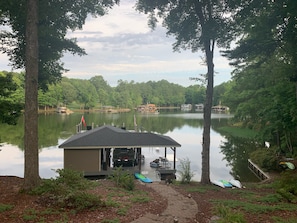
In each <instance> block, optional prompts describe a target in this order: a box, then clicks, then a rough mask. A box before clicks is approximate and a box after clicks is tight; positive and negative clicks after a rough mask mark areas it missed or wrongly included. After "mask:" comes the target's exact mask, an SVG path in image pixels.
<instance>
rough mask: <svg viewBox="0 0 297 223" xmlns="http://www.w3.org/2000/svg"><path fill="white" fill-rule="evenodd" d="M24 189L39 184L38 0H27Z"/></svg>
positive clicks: (29, 188)
mask: <svg viewBox="0 0 297 223" xmlns="http://www.w3.org/2000/svg"><path fill="white" fill-rule="evenodd" d="M25 57H26V58H25V61H26V63H25V66H26V76H25V121H24V122H25V123H24V126H25V135H24V147H25V166H24V189H25V190H31V189H33V188H34V187H36V186H38V184H39V182H40V177H39V162H38V0H27V20H26V55H25Z"/></svg>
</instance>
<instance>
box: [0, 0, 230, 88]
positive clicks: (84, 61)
mask: <svg viewBox="0 0 297 223" xmlns="http://www.w3.org/2000/svg"><path fill="white" fill-rule="evenodd" d="M134 4H135V0H121V3H120V5H119V6H117V5H116V6H114V7H113V8H112V9H111V10H109V13H108V14H107V15H104V16H103V17H97V18H92V17H89V18H88V19H87V21H86V23H85V25H84V26H83V29H82V30H77V31H74V32H69V33H68V35H67V37H68V38H76V39H77V41H78V45H79V46H80V47H82V48H84V49H85V50H86V53H87V55H85V56H82V57H80V56H78V55H75V56H73V55H71V54H65V55H64V57H63V58H62V62H63V63H64V67H65V68H66V69H68V70H69V71H68V72H66V73H64V74H63V76H66V77H68V78H79V79H90V78H91V77H94V76H97V75H101V76H102V77H103V78H104V80H105V81H106V82H107V83H108V84H109V85H110V86H113V87H114V86H116V85H117V83H118V81H119V80H122V81H128V82H130V81H134V82H148V81H159V80H163V79H164V80H167V81H168V82H170V83H176V84H179V85H182V86H184V87H187V86H190V85H194V84H197V82H195V81H194V80H191V78H193V77H199V75H200V74H205V73H206V66H205V65H203V64H202V58H203V55H204V54H203V53H202V52H196V53H192V52H191V51H190V50H188V51H181V52H173V49H172V44H173V43H174V37H173V36H170V37H168V36H166V29H165V28H163V27H161V24H160V25H159V26H158V27H157V28H156V29H155V30H154V31H152V30H151V29H150V28H149V27H148V25H147V15H145V14H140V13H138V12H136V11H135V9H134V8H133V7H134ZM214 64H215V78H214V85H219V84H221V83H222V82H226V81H228V80H230V78H231V74H230V73H231V71H232V68H231V67H230V66H229V65H228V60H227V59H226V58H223V57H222V56H220V54H219V49H216V52H215V55H214ZM8 65H9V61H8V57H7V56H6V55H5V54H0V70H7V71H11V67H10V66H8ZM199 84H200V83H199Z"/></svg>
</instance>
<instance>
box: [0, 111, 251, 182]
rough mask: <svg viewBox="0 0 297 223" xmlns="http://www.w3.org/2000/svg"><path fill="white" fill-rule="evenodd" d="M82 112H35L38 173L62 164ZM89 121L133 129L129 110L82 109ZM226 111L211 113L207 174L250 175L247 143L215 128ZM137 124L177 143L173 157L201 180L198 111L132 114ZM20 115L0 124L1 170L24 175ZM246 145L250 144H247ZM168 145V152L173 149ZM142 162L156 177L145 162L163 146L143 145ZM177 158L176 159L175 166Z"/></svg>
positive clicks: (224, 118)
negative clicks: (87, 111) (65, 146)
mask: <svg viewBox="0 0 297 223" xmlns="http://www.w3.org/2000/svg"><path fill="white" fill-rule="evenodd" d="M81 115H82V114H77V113H74V114H72V115H58V114H52V115H40V116H39V147H40V153H39V167H40V168H39V169H40V176H41V177H42V178H51V177H54V176H55V175H56V174H55V172H54V171H53V170H56V169H59V168H63V149H59V148H58V145H60V144H61V143H63V142H64V141H65V140H66V139H67V138H69V137H70V136H71V135H73V134H75V131H76V129H75V125H76V124H77V123H78V122H79V121H80V119H81ZM84 117H85V120H86V122H87V124H88V125H91V124H92V123H93V124H94V126H101V125H104V124H113V125H115V126H122V125H123V123H124V124H125V126H126V128H127V129H134V118H133V117H134V113H133V112H131V113H123V114H101V113H100V114H98V113H90V114H84ZM230 117H231V116H230V115H224V114H214V115H213V119H212V130H211V148H210V151H211V152H210V177H211V178H212V179H230V178H233V176H234V177H240V178H241V179H248V180H250V178H251V177H250V176H249V175H250V174H251V173H250V172H249V171H248V169H247V165H246V160H247V158H246V156H244V155H245V154H246V152H248V149H251V148H252V147H250V148H245V147H243V146H244V145H247V143H246V142H241V141H238V140H237V141H236V140H235V139H232V138H225V137H224V136H222V135H221V134H220V133H218V132H217V131H216V130H215V129H217V127H218V126H222V125H225V124H226V122H228V120H229V118H230ZM136 121H137V125H138V127H139V128H140V129H141V130H143V131H152V132H156V133H159V134H164V135H168V136H170V137H171V138H173V139H174V140H176V141H177V142H178V143H180V144H181V145H182V147H181V148H177V158H178V159H179V160H182V159H185V158H189V160H190V162H191V169H192V171H193V172H194V174H195V175H194V180H196V181H200V177H201V176H200V175H201V151H202V145H201V142H202V131H203V130H202V128H203V114H201V113H177V112H174V113H173V112H171V113H170V112H169V113H164V112H163V113H160V114H159V115H154V116H148V115H141V114H136ZM22 123H23V120H22V118H21V119H20V121H19V123H18V125H17V126H5V127H4V128H0V135H1V140H2V142H5V144H4V145H3V146H2V147H1V149H2V151H1V152H0V175H15V176H20V177H23V174H24V166H23V163H24V154H23V151H22V150H23V137H22V135H23V124H22ZM249 145H250V144H249ZM172 153H173V152H172V151H171V150H170V149H167V154H169V155H170V154H172ZM143 154H144V155H145V158H146V159H145V164H144V165H143V171H144V172H147V174H148V175H149V176H151V177H152V178H155V172H154V169H152V168H151V167H150V166H149V162H150V161H153V160H154V159H156V158H158V157H160V156H164V148H160V149H159V150H156V148H146V149H143ZM179 163H180V161H178V162H177V168H178V167H179ZM244 181H245V180H244Z"/></svg>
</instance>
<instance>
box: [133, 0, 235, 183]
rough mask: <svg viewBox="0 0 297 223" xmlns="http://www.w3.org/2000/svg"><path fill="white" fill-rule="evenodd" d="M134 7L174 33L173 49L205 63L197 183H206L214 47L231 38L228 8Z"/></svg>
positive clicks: (179, 0) (143, 2)
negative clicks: (194, 54) (201, 54)
mask: <svg viewBox="0 0 297 223" xmlns="http://www.w3.org/2000/svg"><path fill="white" fill-rule="evenodd" d="M136 9H137V10H138V11H140V12H143V13H146V14H149V25H150V26H151V27H152V28H155V26H156V24H157V22H158V20H157V18H158V17H159V18H162V21H163V22H162V25H163V26H164V27H166V28H167V34H168V35H173V36H175V39H176V42H175V43H174V44H173V49H174V51H179V50H180V49H184V50H186V49H190V50H192V52H197V51H198V50H202V51H203V52H204V53H205V62H206V65H207V75H206V78H207V89H206V100H205V106H204V128H203V143H202V174H201V183H204V184H208V183H210V164H209V155H210V124H211V107H212V98H213V79H214V63H213V57H214V49H215V46H216V44H217V45H218V46H219V47H225V46H227V45H229V43H230V40H231V38H230V37H232V32H231V30H232V29H231V28H230V20H231V18H232V17H230V14H228V13H229V8H228V7H227V4H226V2H225V1H224V0H207V1H205V0H187V1H185V0H162V1H158V0H138V1H137V3H136Z"/></svg>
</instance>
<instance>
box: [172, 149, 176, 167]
mask: <svg viewBox="0 0 297 223" xmlns="http://www.w3.org/2000/svg"><path fill="white" fill-rule="evenodd" d="M172 150H173V169H174V170H175V167H176V165H175V160H176V147H173V148H172Z"/></svg>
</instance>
